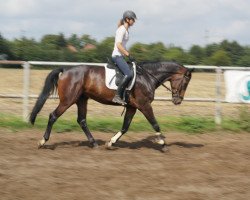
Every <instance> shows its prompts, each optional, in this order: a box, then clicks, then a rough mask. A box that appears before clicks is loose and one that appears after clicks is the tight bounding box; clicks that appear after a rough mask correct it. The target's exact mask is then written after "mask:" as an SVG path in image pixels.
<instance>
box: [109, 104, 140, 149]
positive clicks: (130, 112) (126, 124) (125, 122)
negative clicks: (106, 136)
mask: <svg viewBox="0 0 250 200" xmlns="http://www.w3.org/2000/svg"><path fill="white" fill-rule="evenodd" d="M135 113H136V108H134V107H130V106H128V107H127V108H126V113H125V116H124V120H123V125H122V129H121V131H119V132H118V133H116V134H115V135H114V136H113V137H112V138H111V139H110V141H109V142H107V144H106V145H107V148H108V149H112V148H113V147H112V146H113V144H115V143H116V142H117V141H118V140H119V139H120V138H121V136H122V135H123V134H125V133H126V132H127V131H128V128H129V126H130V124H131V121H132V119H133V117H134V115H135Z"/></svg>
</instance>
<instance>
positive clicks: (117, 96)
mask: <svg viewBox="0 0 250 200" xmlns="http://www.w3.org/2000/svg"><path fill="white" fill-rule="evenodd" d="M112 102H114V103H118V104H121V105H127V103H126V102H125V101H123V100H122V99H121V97H120V96H119V95H115V96H114V98H113V99H112Z"/></svg>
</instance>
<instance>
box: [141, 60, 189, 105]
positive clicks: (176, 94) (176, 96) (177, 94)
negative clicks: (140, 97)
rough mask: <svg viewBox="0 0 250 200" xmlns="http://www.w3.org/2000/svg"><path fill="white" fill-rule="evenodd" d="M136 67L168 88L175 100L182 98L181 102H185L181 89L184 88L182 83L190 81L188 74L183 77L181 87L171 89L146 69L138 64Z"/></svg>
mask: <svg viewBox="0 0 250 200" xmlns="http://www.w3.org/2000/svg"><path fill="white" fill-rule="evenodd" d="M136 66H137V67H138V68H140V70H142V71H144V72H145V73H146V74H148V75H150V76H151V77H152V78H153V79H155V80H156V81H157V83H159V84H160V85H162V86H163V87H164V88H166V89H167V90H168V91H169V92H171V93H172V96H173V97H174V98H180V99H181V100H183V97H181V96H180V90H181V87H182V83H183V81H184V79H185V80H190V77H188V76H187V72H185V74H184V75H183V78H182V80H181V83H180V85H179V87H178V88H177V89H174V90H173V89H171V88H169V87H168V86H166V85H165V84H164V83H163V82H162V81H159V79H158V78H156V77H155V76H154V75H153V74H151V73H150V72H148V71H146V70H145V69H143V67H141V66H139V65H137V64H136ZM174 74H178V73H174Z"/></svg>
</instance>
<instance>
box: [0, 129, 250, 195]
mask: <svg viewBox="0 0 250 200" xmlns="http://www.w3.org/2000/svg"><path fill="white" fill-rule="evenodd" d="M93 135H94V136H95V138H96V139H97V140H98V142H99V144H100V147H99V149H97V150H93V149H91V148H89V147H88V143H87V142H86V139H85V137H84V135H82V134H79V133H61V134H56V133H52V137H51V140H50V141H49V142H48V143H47V145H46V148H45V149H40V150H38V149H37V146H36V143H37V140H38V139H41V137H42V133H41V131H37V130H36V129H34V130H28V131H22V132H16V133H12V132H10V131H9V130H0V148H1V153H0V185H1V190H0V197H1V200H5V199H11V200H13V199H27V200H28V199H36V200H37V199H57V200H58V199H60V200H61V199H91V200H92V199H102V200H103V199H109V200H110V199H116V200H117V199H129V200H131V199H136V200H140V199H150V200H151V199H153V200H154V199H157V200H158V199H159V200H162V199H164V200H165V199H166V200H168V199H169V200H175V199H187V200H192V199H206V200H209V199H211V200H215V199H220V200H224V199H226V200H228V199H229V200H231V199H233V200H236V199H237V200H239V199H240V200H242V199H246V200H248V199H250V167H249V166H250V134H247V133H241V134H229V133H216V134H212V133H211V134H204V135H185V134H179V133H171V134H168V135H167V138H168V140H167V141H168V144H169V149H170V152H169V153H166V154H163V153H161V152H160V151H159V149H158V146H157V145H155V144H153V143H151V142H150V141H149V140H147V139H146V138H147V137H148V136H149V134H147V133H128V134H127V135H126V136H124V137H123V138H122V139H121V141H120V142H119V143H118V144H117V146H118V147H119V148H118V149H117V150H113V151H109V150H105V148H104V143H105V141H107V140H108V139H109V138H110V137H111V136H112V134H107V133H105V134H104V133H93Z"/></svg>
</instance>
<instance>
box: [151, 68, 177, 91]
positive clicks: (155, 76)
mask: <svg viewBox="0 0 250 200" xmlns="http://www.w3.org/2000/svg"><path fill="white" fill-rule="evenodd" d="M147 72H148V73H150V74H151V75H152V76H151V75H150V76H149V78H150V80H151V82H152V84H153V86H154V88H155V89H156V88H158V87H159V86H160V85H161V84H162V83H164V82H165V81H166V80H167V79H168V78H170V77H171V76H172V75H173V73H168V72H167V71H164V70H163V69H157V70H150V69H147Z"/></svg>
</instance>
